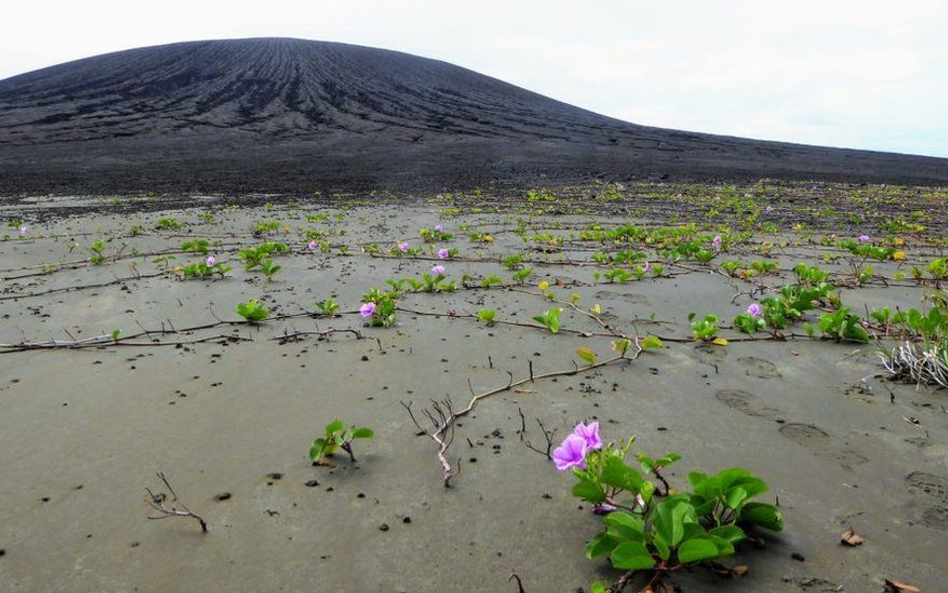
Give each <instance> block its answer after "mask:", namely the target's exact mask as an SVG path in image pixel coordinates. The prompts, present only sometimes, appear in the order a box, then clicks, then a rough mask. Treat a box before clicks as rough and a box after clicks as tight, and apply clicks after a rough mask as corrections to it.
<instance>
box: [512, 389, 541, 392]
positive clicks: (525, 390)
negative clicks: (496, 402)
mask: <svg viewBox="0 0 948 593" xmlns="http://www.w3.org/2000/svg"><path fill="white" fill-rule="evenodd" d="M514 393H536V390H534V389H514Z"/></svg>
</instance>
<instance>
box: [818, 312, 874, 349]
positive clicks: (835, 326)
mask: <svg viewBox="0 0 948 593" xmlns="http://www.w3.org/2000/svg"><path fill="white" fill-rule="evenodd" d="M819 327H820V331H821V332H823V335H825V336H826V337H829V338H833V339H834V340H836V341H837V342H840V341H843V340H847V341H850V342H868V341H869V333H868V332H867V331H866V328H864V327H863V326H862V323H861V320H860V318H859V316H858V315H856V314H853V313H850V311H849V307H840V308H839V309H838V310H836V311H834V312H833V313H824V314H823V315H820V324H819Z"/></svg>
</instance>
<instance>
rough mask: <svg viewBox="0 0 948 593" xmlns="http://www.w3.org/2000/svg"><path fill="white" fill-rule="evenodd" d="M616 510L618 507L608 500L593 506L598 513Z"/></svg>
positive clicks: (605, 513)
mask: <svg viewBox="0 0 948 593" xmlns="http://www.w3.org/2000/svg"><path fill="white" fill-rule="evenodd" d="M615 510H616V507H615V506H613V505H611V504H609V503H608V502H600V503H599V504H597V505H596V506H594V507H593V513H595V514H597V515H608V514H609V513H611V512H613V511H615Z"/></svg>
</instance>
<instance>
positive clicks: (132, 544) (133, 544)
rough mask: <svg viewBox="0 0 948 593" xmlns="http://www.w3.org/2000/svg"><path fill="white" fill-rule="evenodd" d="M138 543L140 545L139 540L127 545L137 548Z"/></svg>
mask: <svg viewBox="0 0 948 593" xmlns="http://www.w3.org/2000/svg"><path fill="white" fill-rule="evenodd" d="M140 545H142V544H141V542H132V543H131V544H130V545H129V547H130V548H137V547H138V546H140Z"/></svg>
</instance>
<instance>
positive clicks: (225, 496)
mask: <svg viewBox="0 0 948 593" xmlns="http://www.w3.org/2000/svg"><path fill="white" fill-rule="evenodd" d="M230 497H231V494H230V492H221V493H220V494H218V495H217V496H215V497H214V500H216V501H218V502H223V501H225V500H230Z"/></svg>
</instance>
